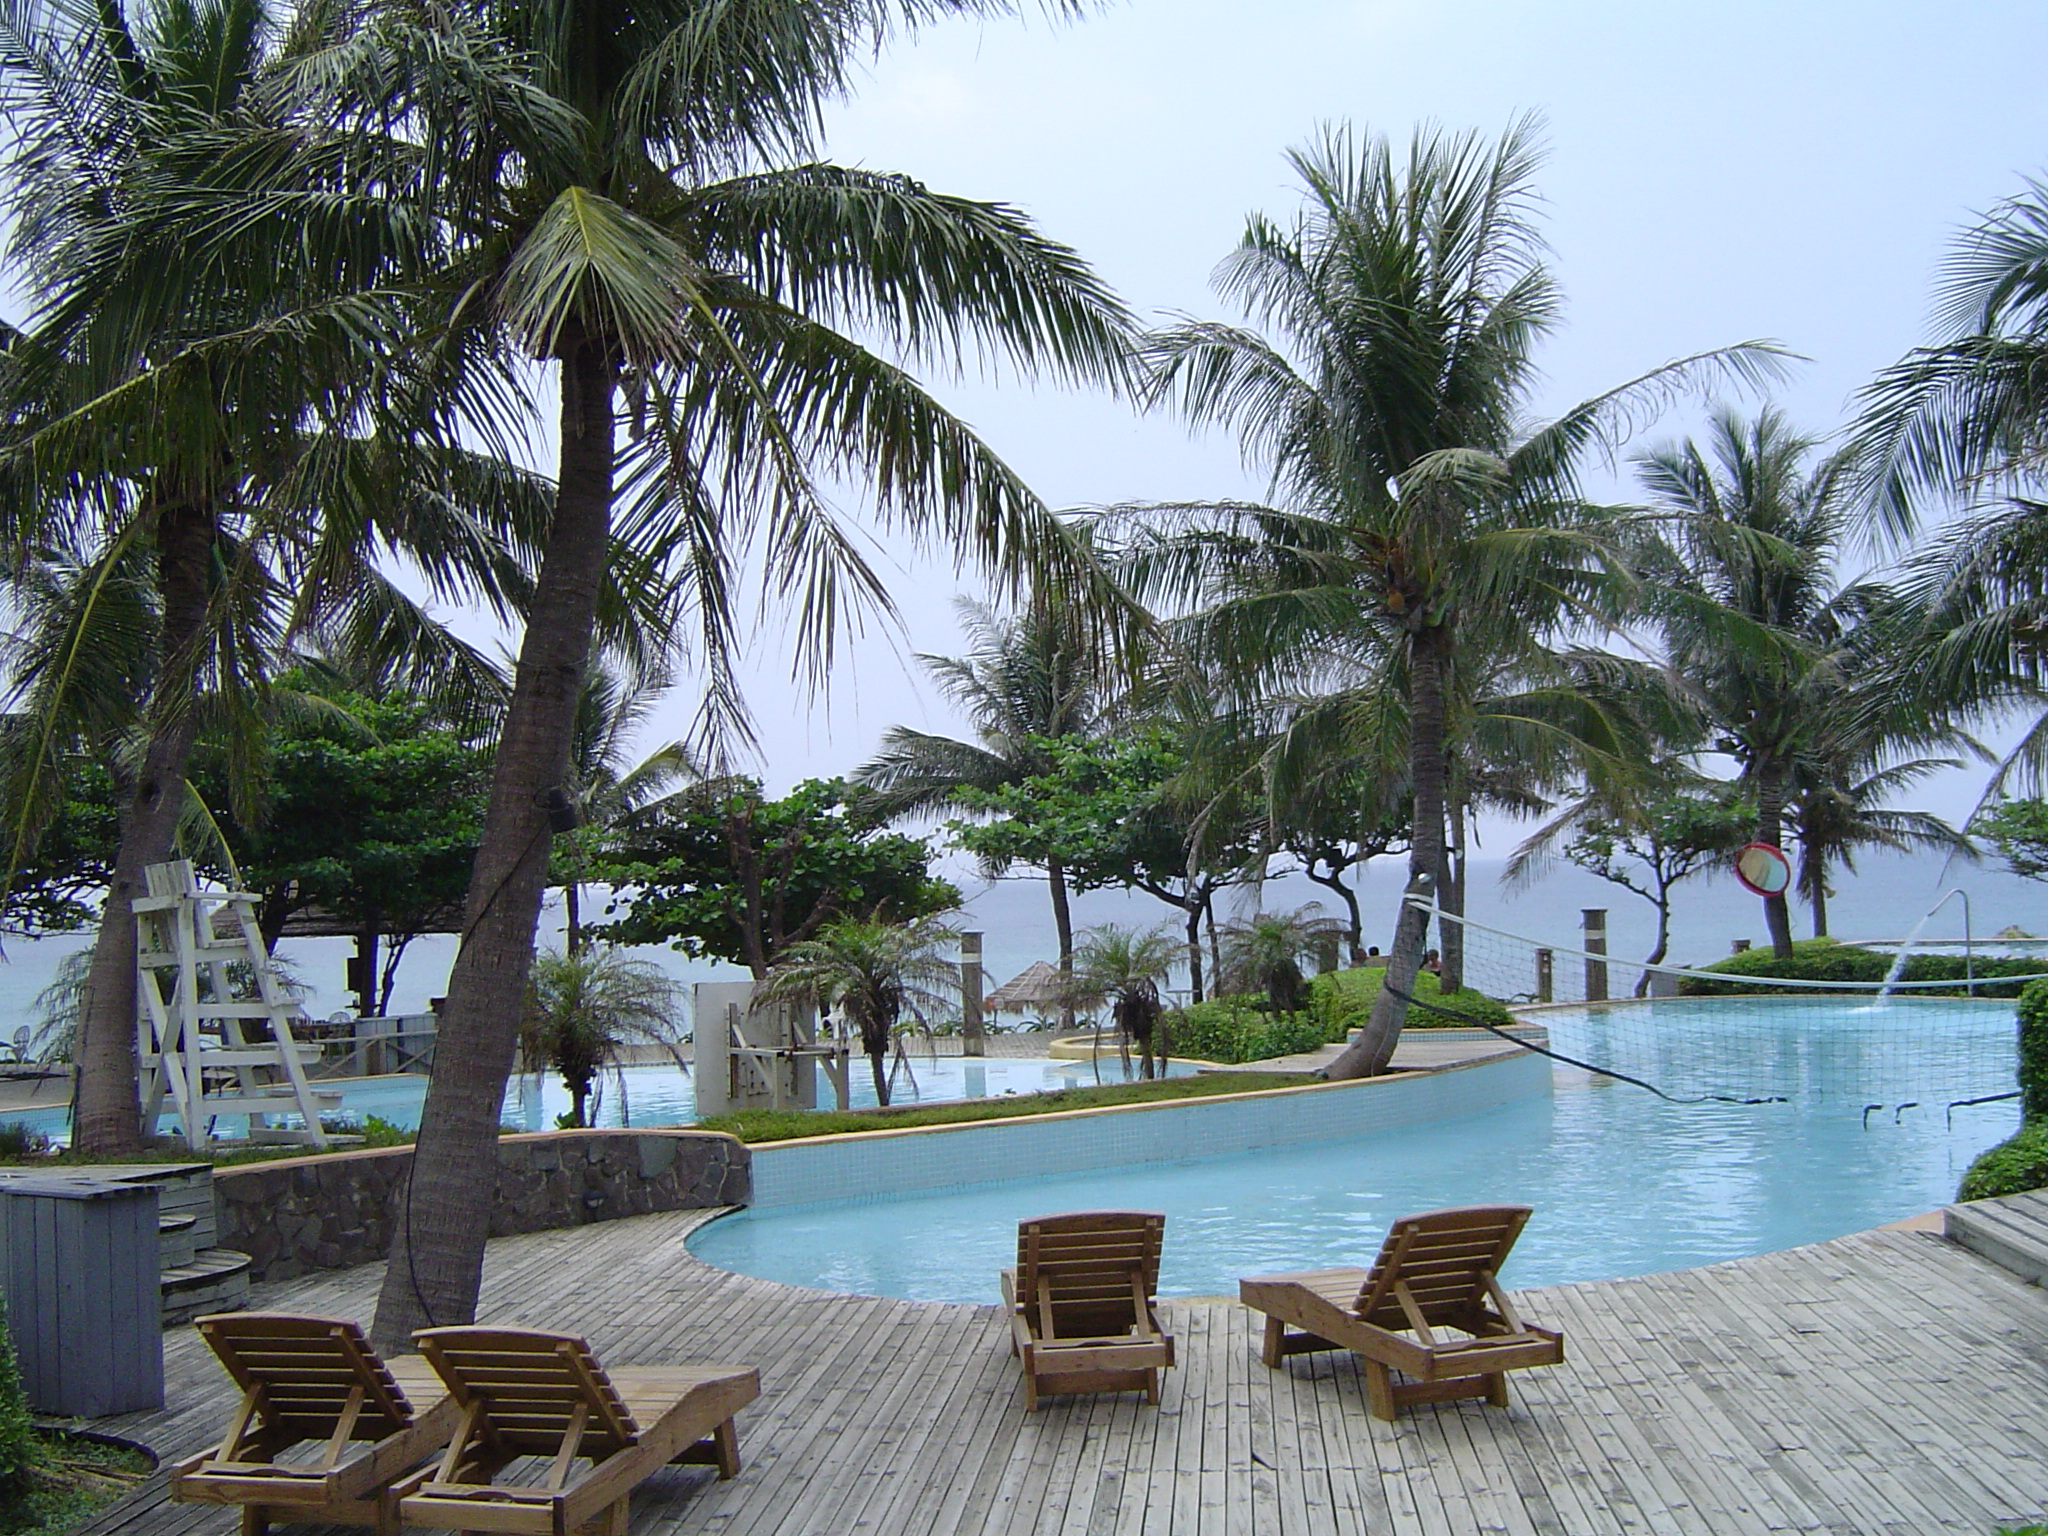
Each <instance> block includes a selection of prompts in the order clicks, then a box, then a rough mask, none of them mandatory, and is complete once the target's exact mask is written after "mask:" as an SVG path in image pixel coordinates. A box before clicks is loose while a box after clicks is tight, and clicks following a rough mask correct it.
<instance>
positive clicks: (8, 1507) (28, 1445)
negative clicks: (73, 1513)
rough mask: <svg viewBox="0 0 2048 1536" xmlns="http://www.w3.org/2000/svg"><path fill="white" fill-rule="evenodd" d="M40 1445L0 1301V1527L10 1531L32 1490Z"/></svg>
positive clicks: (5, 1315) (17, 1520) (19, 1364)
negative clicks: (30, 1417)
mask: <svg viewBox="0 0 2048 1536" xmlns="http://www.w3.org/2000/svg"><path fill="white" fill-rule="evenodd" d="M41 1461H42V1442H41V1441H40V1439H38V1437H37V1435H36V1432H35V1426H34V1425H33V1424H32V1423H31V1422H30V1421H29V1412H28V1396H27V1394H26V1393H25V1392H23V1390H22V1386H21V1362H20V1361H18V1360H17V1359H15V1357H14V1340H13V1339H12V1338H11V1337H10V1336H9V1335H8V1332H7V1309H6V1303H5V1302H4V1301H0V1527H4V1528H12V1527H13V1526H14V1525H15V1524H17V1523H18V1522H19V1517H20V1515H21V1513H22V1511H23V1508H24V1506H25V1505H26V1504H27V1502H28V1499H29V1496H30V1495H31V1494H32V1493H34V1492H35V1489H36V1481H37V1479H36V1469H37V1466H38V1464H39V1463H40V1462H41Z"/></svg>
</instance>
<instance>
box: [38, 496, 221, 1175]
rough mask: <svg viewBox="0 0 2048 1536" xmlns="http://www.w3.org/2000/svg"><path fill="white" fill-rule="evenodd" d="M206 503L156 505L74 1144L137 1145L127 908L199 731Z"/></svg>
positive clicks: (153, 860) (208, 539)
mask: <svg viewBox="0 0 2048 1536" xmlns="http://www.w3.org/2000/svg"><path fill="white" fill-rule="evenodd" d="M215 531H216V530H215V524H214V515H213V509H212V507H211V506H210V505H208V504H204V503H202V504H199V505H186V506H176V507H166V508H164V509H163V510H162V511H160V512H159V513H158V514H157V524H156V566H157V590H158V592H159V594H160V596H159V601H160V602H161V603H162V605H163V631H162V633H161V635H160V636H159V637H158V641H157V682H156V690H155V697H154V700H153V707H152V709H151V711H150V718H151V730H150V737H149V745H148V746H147V747H146V748H145V749H144V751H143V755H142V767H141V771H140V772H139V773H137V775H136V777H135V787H134V791H133V793H131V794H130V795H129V797H128V804H127V805H126V807H125V808H124V809H123V811H122V814H121V841H120V844H119V846H118V848H117V849H116V851H115V855H114V873H113V877H112V879H111V880H109V881H108V884H107V901H106V906H105V907H104V908H103V909H102V911H101V913H100V927H99V933H98V935H97V936H96V937H95V938H94V940H93V947H92V965H91V969H90V970H89V971H88V972H87V975H86V983H85V994H84V997H83V998H82V999H81V1001H80V1005H79V1019H78V1036H79V1038H78V1098H77V1104H76V1108H75V1110H74V1115H75V1123H74V1125H73V1129H72V1145H73V1146H74V1147H76V1148H77V1150H79V1151H81V1152H95V1153H100V1152H105V1153H125V1152H134V1151H137V1150H139V1149H140V1148H141V1146H142V1144H143V1125H142V1099H141V1093H140V1083H139V1080H138V1070H139V1063H138V1061H137V1059H136V1050H135V1019H136V1006H137V1005H136V996H135V913H134V910H133V908H132V907H131V905H130V903H131V902H132V901H133V900H134V898H135V897H137V896H141V895H143V894H145V891H146V888H147V884H148V880H147V876H146V875H145V873H144V871H146V870H147V869H148V868H149V866H150V865H152V864H160V863H162V862H163V861H164V860H165V859H168V858H170V857H171V855H172V853H173V851H174V850H175V848H176V843H177V831H178V816H179V813H180V812H181V811H182V810H183V809H184V792H185V767H186V764H187V763H188V762H189V761H190V760H191V756H192V743H193V740H194V739H195V737H196V736H197V734H198V730H199V723H198V717H197V716H196V714H195V713H194V711H193V709H192V707H191V705H192V694H193V690H194V683H195V679H196V677H197V675H198V671H199V661H200V657H201V656H202V655H203V654H204V652H205V649H206V632H207V606H208V598H207V590H208V586H209V578H210V576H211V574H212V563H213V545H214V536H215Z"/></svg>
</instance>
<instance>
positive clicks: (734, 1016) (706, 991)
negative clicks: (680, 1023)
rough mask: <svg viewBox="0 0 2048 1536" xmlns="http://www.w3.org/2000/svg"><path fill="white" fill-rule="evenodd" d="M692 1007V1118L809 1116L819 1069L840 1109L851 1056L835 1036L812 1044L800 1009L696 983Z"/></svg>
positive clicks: (746, 985)
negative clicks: (765, 1113) (754, 1113)
mask: <svg viewBox="0 0 2048 1536" xmlns="http://www.w3.org/2000/svg"><path fill="white" fill-rule="evenodd" d="M694 997H695V1004H696V1030H695V1040H696V1068H695V1073H694V1076H695V1079H696V1091H697V1113H698V1115H699V1116H700V1117H702V1116H707V1115H722V1114H728V1113H730V1112H731V1111H733V1110H736V1109H816V1108H817V1107H818V1076H817V1072H816V1071H814V1070H813V1068H823V1069H824V1073H825V1077H826V1080H827V1081H829V1082H830V1083H831V1084H832V1092H833V1097H835V1098H836V1099H837V1100H838V1101H839V1107H840V1108H841V1109H844V1108H846V1106H847V1095H848V1088H849V1083H848V1079H847V1064H848V1061H849V1060H850V1056H851V1050H850V1045H849V1042H848V1040H847V1039H846V1037H845V1034H844V1033H843V1031H834V1032H832V1033H830V1034H827V1035H826V1036H825V1037H824V1038H823V1039H820V1038H819V1037H818V1027H817V1015H816V1013H815V1012H814V1011H813V1010H812V1009H811V1008H810V1007H809V1006H808V1005H798V1004H796V1003H789V1002H779V1003H769V1002H756V1001H755V998H754V983H753V982H751V981H700V982H698V983H697V985H696V988H695V992H694Z"/></svg>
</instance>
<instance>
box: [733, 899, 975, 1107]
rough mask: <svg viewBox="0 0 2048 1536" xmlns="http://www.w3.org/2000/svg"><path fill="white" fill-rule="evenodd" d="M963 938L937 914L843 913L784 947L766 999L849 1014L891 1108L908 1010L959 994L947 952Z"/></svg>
mask: <svg viewBox="0 0 2048 1536" xmlns="http://www.w3.org/2000/svg"><path fill="white" fill-rule="evenodd" d="M959 940H960V932H959V930H958V929H956V928H951V927H948V926H947V925H946V924H945V923H944V922H943V921H941V920H940V919H939V918H938V917H921V918H918V919H917V920H916V921H915V922H910V923H885V922H883V921H882V920H881V919H879V918H874V917H843V918H840V919H839V920H838V921H837V922H834V923H828V924H826V926H825V927H824V928H822V929H820V930H819V932H818V936H817V937H816V938H815V939H805V940H802V941H801V942H799V943H796V944H792V945H790V946H789V948H787V949H785V950H784V951H783V952H782V958H781V959H779V960H777V961H776V962H775V965H774V967H773V968H772V969H771V970H770V971H769V972H768V976H767V979H766V980H765V981H764V982H763V984H762V988H761V996H762V997H763V998H764V999H767V1000H769V1001H788V1002H799V1003H809V1004H811V1005H813V1006H815V1007H818V1008H837V1009H838V1010H839V1011H840V1013H841V1014H842V1015H844V1016H845V1017H846V1018H848V1019H850V1020H851V1021H852V1022H853V1027H854V1029H855V1031H856V1032H857V1033H858V1034H859V1035H860V1048H861V1050H862V1051H863V1052H864V1053H865V1054H866V1055H867V1058H868V1068H869V1070H870V1072H871V1073H872V1074H873V1076H874V1081H875V1099H876V1102H878V1103H880V1104H883V1105H886V1104H888V1102H889V1068H888V1061H889V1048H890V1047H891V1046H892V1045H893V1044H894V1043H895V1041H896V1030H897V1026H898V1025H899V1024H900V1023H901V1021H902V1018H903V1015H904V1013H905V1012H906V1011H908V1012H909V1013H910V1014H911V1015H912V1016H913V1017H914V1018H922V1017H923V1016H924V1014H925V1013H926V1012H927V1011H929V1010H935V1009H941V1008H945V1007H948V1006H951V1004H952V1002H953V1001H954V1000H955V999H957V998H958V997H959V995H960V967H959V966H957V965H955V964H954V963H953V962H952V961H951V960H948V959H945V958H944V956H943V954H942V951H944V950H946V949H947V948H949V947H950V946H952V945H954V944H957V943H958V942H959ZM942 989H943V990H942Z"/></svg>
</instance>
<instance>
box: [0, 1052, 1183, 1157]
mask: <svg viewBox="0 0 2048 1536" xmlns="http://www.w3.org/2000/svg"><path fill="white" fill-rule="evenodd" d="M1194 1070H1195V1069H1194V1068H1193V1067H1191V1066H1189V1065H1188V1064H1187V1063H1186V1062H1172V1063H1170V1064H1169V1068H1168V1071H1169V1075H1171V1076H1174V1077H1184V1076H1187V1075H1188V1074H1190V1073H1192V1072H1193V1071H1194ZM891 1078H892V1080H891V1083H890V1102H891V1103H892V1104H918V1103H943V1102H948V1101H951V1100H955V1099H982V1098H1001V1097H1003V1096H1004V1095H1006V1094H1025V1093H1045V1092H1049V1091H1051V1090H1053V1089H1057V1088H1075V1087H1087V1086H1092V1085H1093V1084H1094V1083H1095V1082H1096V1081H1097V1076H1096V1069H1095V1066H1094V1064H1093V1063H1091V1062H1086V1061H1054V1060H1051V1059H1049V1058H1045V1057H1038V1056H1030V1057H1007V1056H984V1057H979V1058H974V1059H969V1058H966V1057H960V1056H938V1057H929V1056H915V1055H913V1056H911V1057H910V1058H909V1060H908V1061H907V1062H902V1063H898V1064H897V1066H896V1068H895V1070H894V1072H893V1073H892V1074H891ZM1123 1079H1124V1070H1123V1063H1122V1062H1121V1061H1120V1060H1119V1059H1118V1058H1116V1057H1114V1056H1106V1057H1104V1058H1103V1060H1102V1071H1101V1081H1103V1082H1121V1081H1123ZM314 1086H315V1087H316V1088H318V1089H320V1090H321V1091H322V1092H337V1091H338V1092H339V1093H340V1094H341V1096H342V1097H341V1107H340V1109H338V1110H337V1111H335V1114H336V1115H337V1116H339V1117H341V1118H343V1119H354V1120H358V1121H362V1120H367V1119H368V1118H369V1117H370V1116H372V1115H375V1116H376V1117H377V1118H378V1119H380V1120H388V1121H389V1122H390V1123H391V1124H393V1125H396V1126H399V1127H402V1128H403V1129H405V1130H412V1129H414V1128H415V1127H416V1126H418V1124H419V1123H420V1106H421V1105H422V1104H423V1103H424V1102H425V1101H426V1095H427V1080H426V1078H424V1077H422V1076H418V1075H415V1074H411V1073H405V1074H399V1075H394V1076H391V1077H360V1078H348V1079H345V1080H342V1081H339V1082H332V1083H315V1084H314ZM849 1086H850V1089H851V1098H852V1100H853V1105H854V1107H855V1108H856V1109H861V1108H870V1107H872V1106H873V1105H874V1103H875V1085H874V1082H873V1080H872V1078H871V1077H870V1075H869V1073H868V1069H867V1060H866V1058H865V1057H861V1058H858V1059H856V1060H855V1062H854V1067H853V1072H852V1074H851V1080H850V1084H849ZM599 1089H600V1093H599V1097H598V1102H597V1108H596V1112H595V1113H594V1114H593V1116H592V1119H593V1121H594V1123H595V1124H597V1125H599V1126H617V1125H629V1124H630V1125H638V1126H659V1125H688V1124H689V1123H690V1122H691V1121H693V1120H695V1119H696V1118H697V1100H696V1094H695V1090H694V1089H693V1088H692V1086H691V1083H690V1079H689V1077H688V1076H686V1075H685V1074H684V1073H683V1072H681V1071H680V1070H678V1069H677V1068H676V1067H673V1066H645V1067H627V1068H626V1069H625V1070H624V1071H623V1072H616V1073H614V1072H607V1073H605V1074H604V1076H603V1078H602V1080H601V1081H600V1083H599ZM818 1097H819V1102H820V1104H822V1105H824V1106H825V1107H828V1108H829V1107H830V1106H831V1105H832V1103H833V1099H832V1091H831V1088H830V1086H829V1085H826V1084H823V1083H821V1084H820V1091H819V1096H818ZM568 1109H569V1090H568V1089H567V1088H565V1087H563V1085H562V1080H561V1078H559V1077H557V1076H555V1075H553V1074H545V1075H539V1076H536V1075H530V1074H520V1075H516V1076H514V1077H513V1079H512V1081H511V1082H510V1083H508V1084H507V1085H506V1088H505V1108H504V1118H505V1122H506V1123H507V1124H509V1125H516V1126H518V1127H519V1128H520V1129H522V1130H528V1131H551V1130H553V1129H554V1128H555V1118H556V1116H558V1115H562V1114H566V1113H567V1112H568ZM0 1121H10V1122H12V1121H18V1122H20V1123H22V1124H25V1125H27V1126H28V1127H29V1129H31V1130H34V1131H39V1132H41V1133H42V1134H44V1135H46V1136H53V1137H58V1138H62V1137H63V1136H64V1135H66V1134H67V1133H68V1129H69V1125H70V1112H69V1111H68V1110H65V1109H62V1108H55V1109H33V1110H21V1111H7V1112H0ZM166 1123H167V1124H168V1123H170V1122H168V1121H167V1122H166ZM217 1134H219V1135H221V1136H222V1137H225V1138H229V1139H233V1138H235V1137H239V1136H245V1135H247V1134H248V1129H247V1122H246V1120H243V1119H241V1118H239V1117H230V1116H222V1117H221V1120H220V1123H219V1126H218V1128H217Z"/></svg>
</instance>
